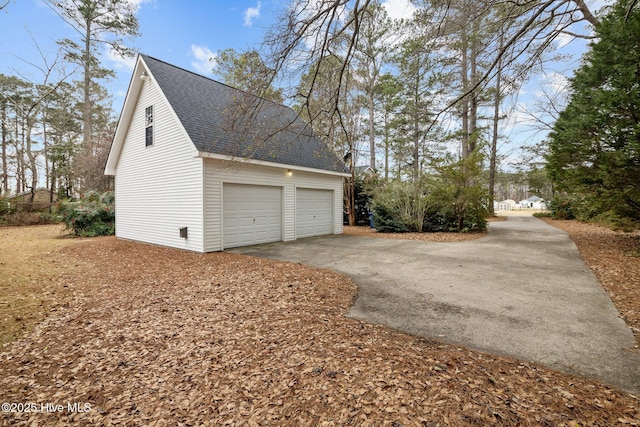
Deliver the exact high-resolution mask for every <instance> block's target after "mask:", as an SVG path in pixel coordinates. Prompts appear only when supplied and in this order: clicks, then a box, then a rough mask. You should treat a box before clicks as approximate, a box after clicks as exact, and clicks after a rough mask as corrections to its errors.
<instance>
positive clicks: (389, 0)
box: [382, 0, 418, 19]
mask: <svg viewBox="0 0 640 427" xmlns="http://www.w3.org/2000/svg"><path fill="white" fill-rule="evenodd" d="M382 6H383V7H384V8H385V9H386V11H387V13H388V14H389V16H390V17H391V18H392V19H403V18H404V19H410V18H411V17H413V13H414V12H415V11H416V10H417V9H418V8H417V7H416V6H414V5H413V3H411V1H410V0H384V1H383V2H382Z"/></svg>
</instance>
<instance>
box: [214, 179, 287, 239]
mask: <svg viewBox="0 0 640 427" xmlns="http://www.w3.org/2000/svg"><path fill="white" fill-rule="evenodd" d="M222 205H223V209H222V212H223V214H222V216H223V235H224V247H225V248H234V247H238V246H247V245H256V244H259V243H269V242H278V241H280V240H282V188H280V187H271V186H266V185H246V184H223V187H222Z"/></svg>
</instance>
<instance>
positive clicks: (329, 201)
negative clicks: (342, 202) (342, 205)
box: [296, 188, 334, 239]
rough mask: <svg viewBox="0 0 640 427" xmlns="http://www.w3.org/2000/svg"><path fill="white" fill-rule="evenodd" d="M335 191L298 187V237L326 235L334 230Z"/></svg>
mask: <svg viewBox="0 0 640 427" xmlns="http://www.w3.org/2000/svg"><path fill="white" fill-rule="evenodd" d="M333 197H334V196H333V191H331V190H316V189H310V188H297V189H296V238H297V239H300V238H302V237H311V236H324V235H326V234H331V232H332V231H333Z"/></svg>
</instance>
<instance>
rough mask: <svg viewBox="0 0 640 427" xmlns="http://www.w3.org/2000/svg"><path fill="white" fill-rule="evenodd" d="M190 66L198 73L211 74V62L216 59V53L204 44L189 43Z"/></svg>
mask: <svg viewBox="0 0 640 427" xmlns="http://www.w3.org/2000/svg"><path fill="white" fill-rule="evenodd" d="M191 55H193V59H192V60H191V66H192V67H193V68H194V69H195V70H196V71H197V72H199V73H202V74H213V72H212V70H213V62H214V61H215V59H216V54H215V53H213V52H211V50H210V49H209V48H208V47H206V46H198V45H195V44H192V45H191Z"/></svg>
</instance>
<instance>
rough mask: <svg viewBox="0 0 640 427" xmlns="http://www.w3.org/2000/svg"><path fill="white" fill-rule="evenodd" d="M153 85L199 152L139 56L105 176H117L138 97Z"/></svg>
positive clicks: (187, 138) (188, 139)
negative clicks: (147, 87)
mask: <svg viewBox="0 0 640 427" xmlns="http://www.w3.org/2000/svg"><path fill="white" fill-rule="evenodd" d="M143 73H146V76H145V78H144V79H142V78H141V77H142V74H143ZM151 83H152V84H154V85H155V86H156V87H157V88H158V90H159V91H160V94H161V96H162V98H163V100H164V102H165V104H166V105H167V107H169V108H170V109H171V113H172V115H173V117H174V119H175V120H176V122H177V123H179V126H180V130H181V131H182V134H183V135H184V136H185V138H186V140H187V141H189V142H190V143H191V146H192V147H193V150H194V152H197V150H196V148H195V145H194V144H193V142H192V141H191V138H190V137H189V134H188V133H187V130H186V129H185V128H184V126H183V125H182V122H181V121H180V119H179V118H178V115H177V114H176V112H175V111H173V108H171V104H170V103H169V100H168V99H167V96H166V95H165V94H164V92H163V91H162V90H161V89H160V86H159V85H158V83H157V82H156V80H155V78H154V77H153V75H152V74H151V71H149V68H148V67H147V65H146V64H145V63H144V59H142V56H140V55H138V60H137V62H136V66H135V68H134V70H133V76H132V77H131V82H130V83H129V89H128V90H127V96H126V98H125V100H124V106H123V107H122V113H121V114H120V119H119V120H118V126H117V127H116V133H115V136H114V137H113V143H112V144H111V149H110V150H109V157H108V158H107V165H106V166H105V170H104V174H105V175H115V174H116V168H117V166H118V160H119V158H120V153H121V152H122V146H123V145H124V140H125V138H126V136H127V132H128V131H129V125H130V124H131V118H132V117H133V113H134V111H135V108H136V105H137V103H138V97H139V96H140V91H141V90H142V85H143V84H151Z"/></svg>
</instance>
